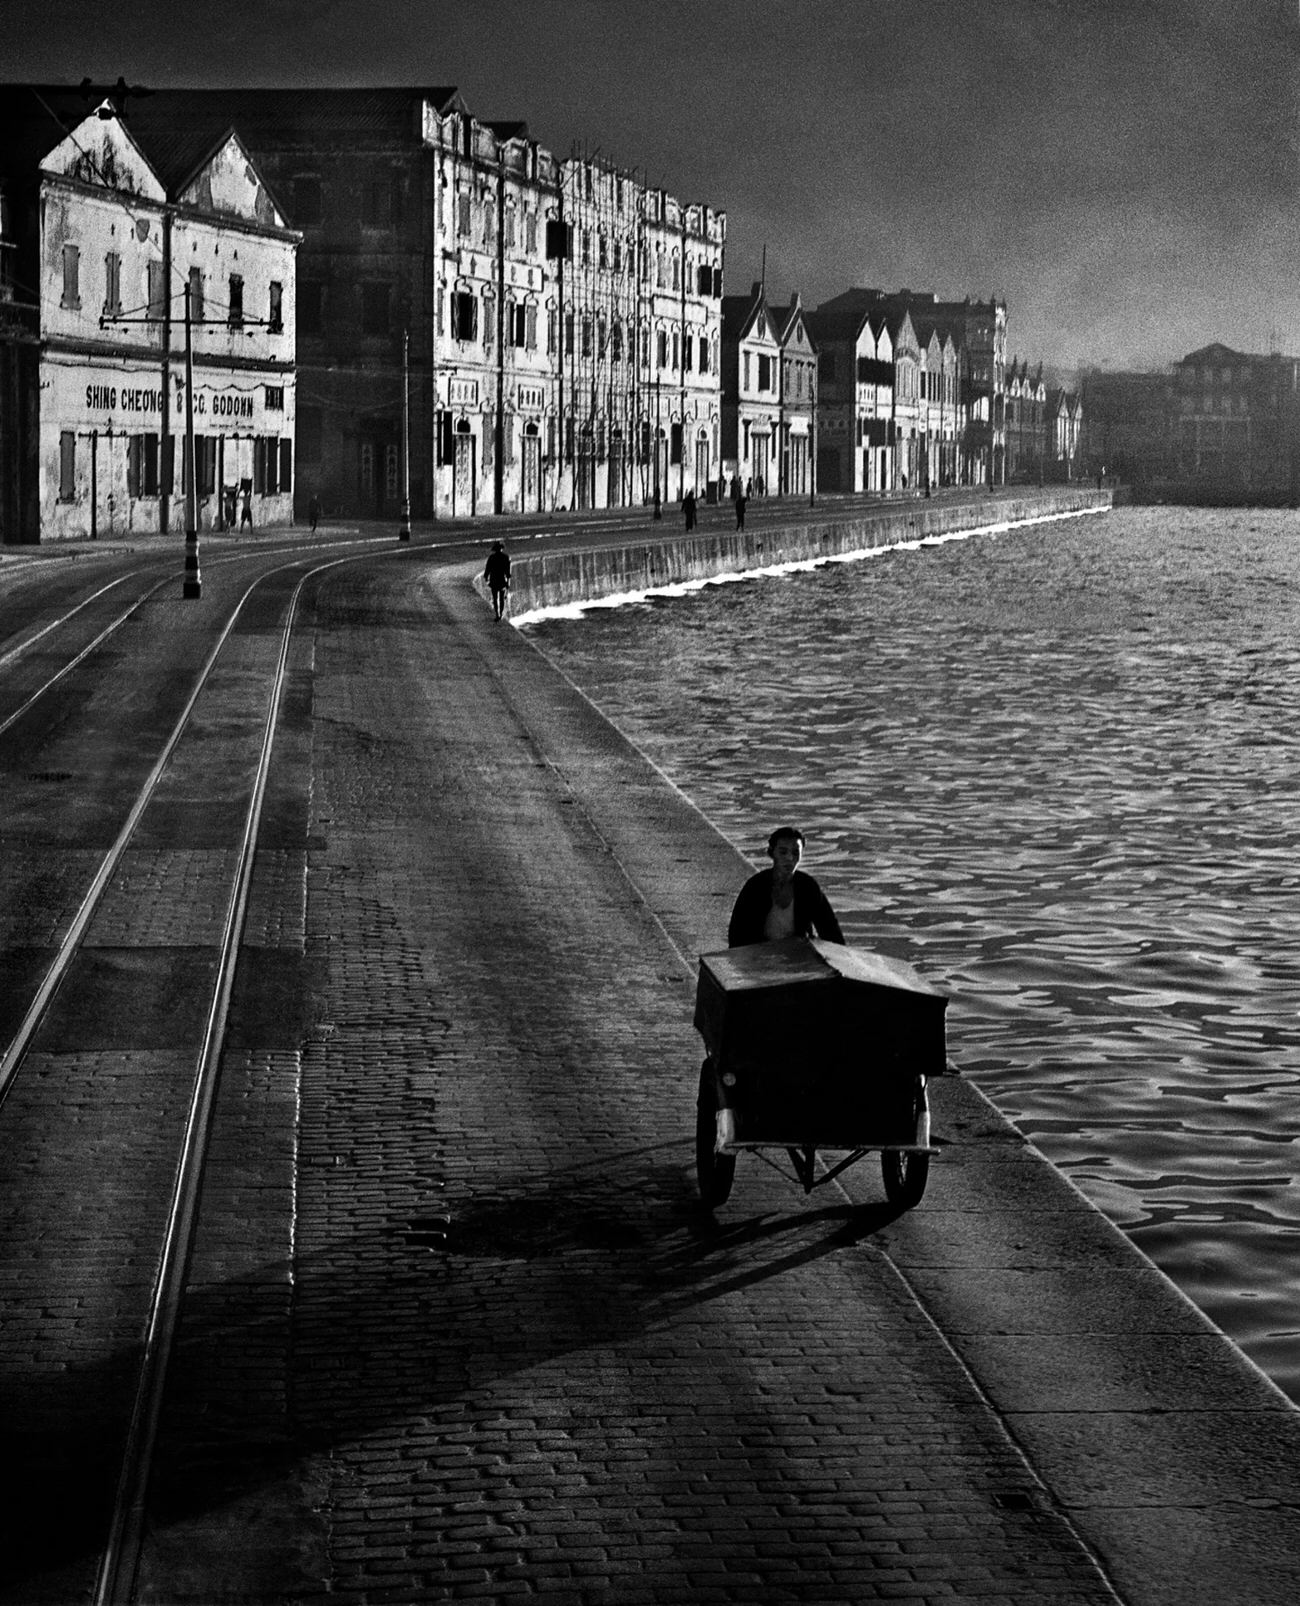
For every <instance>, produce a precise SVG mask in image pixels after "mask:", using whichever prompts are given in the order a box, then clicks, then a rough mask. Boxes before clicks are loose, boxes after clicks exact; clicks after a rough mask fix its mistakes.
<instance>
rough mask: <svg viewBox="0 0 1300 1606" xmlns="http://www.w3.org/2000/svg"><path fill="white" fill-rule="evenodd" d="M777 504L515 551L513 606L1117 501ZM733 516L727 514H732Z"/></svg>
mask: <svg viewBox="0 0 1300 1606" xmlns="http://www.w3.org/2000/svg"><path fill="white" fill-rule="evenodd" d="M775 505H776V504H763V503H753V502H751V503H750V509H751V512H753V511H754V510H755V509H756V508H757V509H758V514H757V515H755V517H754V520H753V523H752V527H751V528H749V529H746V530H732V529H718V528H717V527H716V526H714V527H709V528H697V529H695V530H694V531H691V532H689V533H688V532H687V531H686V530H676V531H674V530H673V529H672V527H671V525H670V524H668V523H666V522H665V523H664V524H662V525H660V526H659V527H658V528H657V529H655V531H654V533H653V534H652V535H646V536H639V537H637V538H636V539H625V540H620V541H616V542H613V543H610V544H608V545H606V544H600V545H596V544H591V545H587V546H584V547H583V548H581V549H569V550H564V551H539V552H524V553H519V554H516V555H515V557H514V563H513V568H512V572H511V580H510V606H511V612H512V613H513V614H514V615H516V616H518V615H519V614H522V613H531V612H533V611H534V610H535V609H538V608H554V607H562V606H565V605H568V604H572V603H575V602H593V601H596V600H598V599H599V598H601V597H609V596H615V595H618V594H620V593H622V592H635V591H645V590H649V589H651V588H653V587H655V586H665V585H678V584H681V583H682V582H684V581H691V580H707V579H710V578H712V577H713V576H715V575H719V574H742V573H745V572H746V571H748V570H750V569H762V568H767V567H769V566H770V565H772V564H781V563H806V562H810V561H816V560H818V559H821V558H831V557H837V556H842V555H844V554H846V553H851V552H868V551H873V550H875V549H877V548H879V547H888V546H897V545H898V544H899V543H900V542H904V541H918V540H924V539H925V538H926V537H930V536H938V535H950V534H953V533H955V532H958V531H961V530H971V529H979V528H982V527H984V526H985V525H991V524H1008V523H1018V522H1021V521H1023V520H1028V519H1042V518H1052V517H1059V516H1061V515H1063V514H1069V513H1084V512H1096V511H1100V510H1105V509H1108V508H1109V507H1110V506H1111V493H1110V491H1109V490H1102V491H1099V490H1095V489H1090V488H1084V487H1078V486H1051V487H1044V488H1042V489H1037V488H1035V489H1033V490H1027V489H1024V488H1019V487H1018V488H1016V489H1015V490H1014V491H1006V492H1003V493H999V494H996V495H988V494H977V495H971V496H969V497H954V498H949V497H947V496H945V497H942V498H934V499H930V500H924V499H920V498H918V499H914V500H911V501H905V502H888V503H880V504H879V505H876V506H866V507H863V506H861V505H856V504H855V505H854V506H853V507H852V508H851V509H843V510H836V509H834V508H828V509H827V511H826V512H825V513H824V514H820V513H819V511H818V510H816V509H813V510H809V509H807V508H800V509H798V511H797V513H796V512H795V510H794V509H793V508H792V509H791V513H792V517H791V519H790V521H789V522H788V523H781V524H774V523H770V522H767V518H766V516H765V515H767V514H768V513H769V512H770V509H771V508H773V507H774V506H775ZM725 511H726V512H727V514H728V515H729V513H730V510H729V509H728V510H725Z"/></svg>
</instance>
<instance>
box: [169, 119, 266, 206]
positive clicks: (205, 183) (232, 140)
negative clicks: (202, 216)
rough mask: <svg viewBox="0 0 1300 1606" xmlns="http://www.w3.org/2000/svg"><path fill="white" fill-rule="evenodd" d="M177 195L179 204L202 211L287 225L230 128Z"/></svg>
mask: <svg viewBox="0 0 1300 1606" xmlns="http://www.w3.org/2000/svg"><path fill="white" fill-rule="evenodd" d="M177 199H178V200H179V201H180V202H181V203H182V205H185V206H193V207H195V208H197V209H198V210H200V211H204V212H221V213H224V214H225V215H226V216H228V217H238V218H243V219H244V220H245V221H246V222H249V223H257V224H260V225H262V226H268V225H269V226H270V227H272V228H280V229H282V228H284V227H285V226H286V225H285V220H284V216H283V214H282V213H281V211H280V209H279V208H278V207H277V206H276V204H275V201H274V200H273V199H272V197H271V192H270V191H269V190H268V189H267V187H266V184H265V183H264V181H263V179H262V175H261V174H260V173H259V172H258V170H257V167H256V165H255V164H254V162H253V160H252V158H251V157H250V156H249V154H248V152H247V151H246V150H245V149H244V146H243V143H242V141H241V140H240V138H239V136H238V134H236V133H235V132H234V130H233V129H232V130H231V131H230V132H229V133H228V134H226V136H225V138H224V139H223V140H222V141H221V143H220V144H219V145H218V146H217V148H216V149H215V150H214V151H212V152H211V154H210V155H209V156H208V157H207V158H206V160H204V161H203V162H202V163H201V164H200V166H199V168H198V170H197V172H196V173H195V174H194V176H193V177H192V178H191V179H190V181H189V182H188V183H186V184H183V185H182V187H181V189H180V193H179V195H178V196H177Z"/></svg>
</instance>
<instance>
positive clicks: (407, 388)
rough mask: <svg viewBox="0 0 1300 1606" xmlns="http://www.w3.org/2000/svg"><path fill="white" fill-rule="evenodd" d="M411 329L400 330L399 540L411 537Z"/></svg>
mask: <svg viewBox="0 0 1300 1606" xmlns="http://www.w3.org/2000/svg"><path fill="white" fill-rule="evenodd" d="M410 369H411V331H410V330H409V329H403V330H402V527H401V529H400V530H398V532H397V539H398V540H399V541H409V540H410V539H411V382H410Z"/></svg>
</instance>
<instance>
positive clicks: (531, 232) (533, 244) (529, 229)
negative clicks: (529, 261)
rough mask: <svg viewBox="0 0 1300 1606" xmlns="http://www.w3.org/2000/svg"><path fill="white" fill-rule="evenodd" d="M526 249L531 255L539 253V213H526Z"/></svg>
mask: <svg viewBox="0 0 1300 1606" xmlns="http://www.w3.org/2000/svg"><path fill="white" fill-rule="evenodd" d="M524 250H525V251H527V252H528V254H529V256H536V254H537V213H536V212H525V213H524Z"/></svg>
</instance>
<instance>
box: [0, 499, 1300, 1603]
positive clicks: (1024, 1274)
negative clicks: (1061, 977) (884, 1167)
mask: <svg viewBox="0 0 1300 1606" xmlns="http://www.w3.org/2000/svg"><path fill="white" fill-rule="evenodd" d="M419 536H420V532H418V531H417V540H416V542H415V543H413V545H412V547H411V549H410V550H409V551H406V552H403V553H400V554H399V555H397V556H396V557H395V558H392V559H390V560H389V561H386V562H376V563H374V564H372V565H369V566H367V567H366V568H365V569H364V570H363V571H361V572H358V571H348V572H347V573H346V574H344V575H341V576H339V577H337V578H335V579H334V580H331V581H330V582H328V583H327V584H325V585H323V586H322V587H321V588H320V590H319V591H318V592H317V594H316V596H315V598H314V601H313V603H312V606H311V612H310V620H309V627H308V629H307V630H306V631H305V632H304V634H303V636H302V639H301V641H300V643H299V644H298V645H297V647H296V648H295V659H294V675H295V681H294V694H293V710H292V719H291V724H290V728H289V730H288V732H287V742H286V747H285V753H284V767H283V768H282V770H281V772H280V774H279V775H278V777H277V780H276V784H275V789H274V795H275V798H276V800H277V807H276V813H275V818H276V835H275V840H274V843H273V849H274V853H275V855H276V859H277V865H278V869H277V878H276V882H275V885H276V887H277V888H278V893H277V897H276V899H275V900H272V901H268V900H267V899H265V898H263V899H262V901H261V902H260V903H259V905H258V907H259V910H260V924H259V927H258V932H259V935H258V936H257V938H256V940H255V942H254V943H253V944H252V945H250V949H249V951H248V953H247V956H246V957H247V960H248V970H247V972H246V974H245V977H244V983H243V987H242V990H241V992H240V994H239V998H238V1005H239V1010H240V1021H239V1025H238V1029H237V1031H236V1034H235V1038H234V1047H233V1050H232V1051H230V1052H229V1053H228V1057H227V1063H226V1065H225V1068H224V1072H223V1079H222V1084H221V1089H220V1094H219V1104H220V1108H219V1110H218V1131H219V1132H220V1133H222V1134H224V1136H223V1137H222V1139H221V1141H220V1142H219V1144H218V1147H217V1149H216V1151H215V1152H214V1154H213V1156H212V1158H211V1160H210V1162H209V1166H208V1171H207V1175H206V1179H205V1189H204V1193H205V1198H204V1219H203V1224H202V1227H201V1230H200V1233H199V1237H198V1241H197V1243H196V1249H195V1259H194V1263H193V1267H192V1270H191V1277H190V1285H191V1295H192V1306H191V1307H190V1308H189V1309H188V1311H187V1315H186V1318H185V1323H184V1326H183V1329H182V1335H181V1340H182V1341H181V1348H180V1351H179V1356H178V1361H177V1364H176V1367H175V1375H174V1379H173V1386H172V1395H171V1400H170V1403H169V1407H168V1412H167V1415H166V1418H165V1421H164V1424H163V1432H162V1441H161V1448H162V1462H161V1468H162V1471H161V1473H160V1488H159V1492H158V1498H157V1501H156V1506H155V1511H154V1516H153V1519H152V1521H151V1526H150V1532H149V1536H148V1542H147V1544H146V1548H145V1553H144V1566H143V1569H142V1575H141V1590H140V1598H141V1599H145V1600H153V1601H159V1602H175V1603H180V1602H193V1603H206V1602H214V1601H241V1602H248V1603H253V1602H280V1601H307V1600H313V1601H314V1600H320V1601H324V1600H327V1599H328V1600H340V1601H348V1602H355V1603H358V1606H362V1603H369V1602H381V1601H410V1602H423V1601H440V1600H462V1599H463V1600H480V1601H497V1600H501V1601H505V1600H513V1599H520V1600H538V1601H545V1602H551V1603H554V1606H568V1603H573V1606H580V1603H587V1602H602V1603H605V1602H608V1603H610V1606H614V1603H620V1606H621V1603H624V1602H654V1603H658V1602H697V1601H698V1602H741V1603H754V1606H758V1603H766V1602H768V1601H803V1602H818V1603H831V1602H834V1603H856V1602H860V1601H870V1600H880V1599H907V1600H921V1601H933V1602H941V1601H984V1602H1018V1603H1025V1606H1029V1603H1037V1602H1045V1601H1067V1602H1075V1603H1084V1602H1088V1603H1093V1602H1098V1603H1100V1602H1105V1601H1114V1600H1121V1601H1124V1602H1126V1603H1129V1606H1210V1603H1211V1602H1213V1603H1215V1606H1225V1603H1233V1606H1254V1603H1263V1602H1279V1603H1280V1602H1285V1601H1290V1600H1292V1599H1294V1598H1296V1596H1297V1594H1300V1516H1298V1515H1297V1507H1298V1505H1300V1415H1298V1414H1297V1412H1296V1411H1295V1410H1294V1409H1293V1407H1292V1406H1291V1405H1290V1404H1289V1403H1288V1402H1287V1401H1286V1400H1285V1399H1284V1398H1283V1396H1282V1395H1281V1394H1280V1393H1279V1392H1278V1391H1277V1390H1275V1389H1274V1388H1273V1387H1272V1386H1271V1385H1270V1384H1269V1383H1268V1382H1267V1381H1266V1380H1265V1379H1264V1378H1263V1377H1262V1376H1261V1375H1260V1374H1259V1373H1258V1372H1257V1371H1256V1370H1255V1369H1254V1368H1253V1367H1251V1366H1250V1365H1249V1364H1248V1363H1247V1362H1246V1361H1245V1360H1244V1359H1243V1358H1242V1357H1241V1356H1240V1355H1239V1353H1238V1352H1237V1351H1236V1350H1235V1349H1234V1348H1233V1347H1232V1346H1231V1345H1230V1344H1229V1343H1228V1342H1227V1341H1226V1340H1225V1339H1224V1338H1222V1336H1221V1335H1219V1334H1218V1333H1217V1332H1216V1331H1215V1330H1214V1329H1212V1328H1211V1327H1210V1326H1209V1324H1208V1323H1206V1322H1205V1321H1204V1320H1203V1319H1202V1318H1201V1317H1200V1316H1199V1314H1198V1313H1197V1312H1196V1311H1195V1310H1194V1309H1193V1308H1192V1307H1191V1306H1190V1305H1188V1304H1187V1302H1186V1301H1185V1300H1183V1299H1182V1297H1181V1296H1180V1295H1178V1294H1177V1293H1176V1292H1175V1291H1174V1290H1173V1288H1172V1287H1171V1285H1170V1284H1169V1283H1168V1282H1167V1281H1166V1280H1165V1279H1164V1278H1163V1277H1162V1276H1161V1275H1160V1274H1159V1273H1158V1272H1157V1271H1156V1270H1155V1269H1154V1268H1153V1267H1152V1266H1151V1265H1150V1264H1149V1262H1147V1261H1146V1260H1145V1259H1144V1258H1143V1257H1141V1256H1140V1255H1138V1254H1137V1253H1136V1251H1134V1250H1133V1249H1132V1248H1131V1247H1130V1246H1129V1245H1128V1243H1127V1242H1126V1240H1125V1239H1124V1238H1123V1237H1122V1235H1121V1234H1120V1233H1119V1232H1118V1231H1116V1230H1115V1229H1114V1228H1112V1227H1111V1226H1110V1225H1109V1224H1108V1223H1107V1222H1106V1221H1105V1220H1104V1219H1103V1218H1102V1217H1101V1216H1100V1215H1099V1213H1098V1212H1097V1211H1096V1210H1095V1209H1093V1208H1092V1207H1091V1206H1090V1205H1089V1204H1088V1203H1087V1202H1086V1201H1085V1200H1084V1199H1083V1198H1082V1197H1081V1195H1079V1194H1078V1193H1077V1192H1076V1191H1075V1190H1074V1189H1073V1188H1071V1187H1070V1186H1069V1185H1068V1184H1067V1183H1066V1182H1065V1181H1064V1179H1063V1178H1062V1177H1061V1176H1060V1175H1059V1174H1058V1173H1057V1172H1055V1171H1054V1170H1053V1169H1052V1168H1051V1167H1050V1166H1048V1165H1047V1164H1046V1162H1045V1161H1043V1160H1042V1159H1041V1158H1040V1157H1039V1156H1038V1155H1037V1154H1036V1152H1035V1151H1034V1150H1033V1149H1032V1148H1031V1147H1030V1146H1029V1145H1027V1144H1026V1143H1025V1142H1024V1141H1023V1140H1022V1139H1021V1138H1020V1136H1019V1135H1018V1134H1017V1133H1016V1132H1015V1130H1014V1129H1013V1128H1012V1127H1010V1126H1009V1125H1008V1124H1007V1123H1006V1122H1005V1121H1003V1120H1002V1119H1001V1118H1000V1117H999V1116H997V1114H996V1113H995V1112H994V1111H993V1110H992V1109H991V1107H990V1106H989V1105H988V1104H987V1103H986V1102H985V1101H984V1100H983V1098H982V1097H981V1096H980V1094H979V1092H978V1089H977V1088H975V1087H973V1086H971V1085H969V1084H968V1083H966V1082H965V1081H960V1080H945V1081H944V1082H942V1083H941V1084H938V1085H937V1086H936V1088H935V1100H934V1103H935V1123H934V1124H935V1133H936V1137H937V1139H938V1140H939V1141H940V1143H941V1144H942V1147H943V1154H942V1156H941V1158H940V1159H938V1160H937V1162H936V1163H935V1165H934V1167H933V1169H932V1172H931V1181H930V1187H929V1190H928V1192H927V1195H926V1198H925V1200H924V1202H923V1203H922V1205H921V1206H920V1207H919V1208H918V1209H917V1210H916V1211H915V1212H913V1213H911V1214H909V1215H905V1216H897V1215H895V1214H894V1212H893V1211H892V1210H890V1209H889V1208H887V1207H886V1206H885V1205H884V1203H883V1196H882V1193H881V1190H880V1186H879V1177H878V1171H877V1169H876V1167H875V1166H874V1165H868V1164H864V1165H863V1166H861V1167H858V1168H855V1169H854V1170H852V1171H850V1172H849V1173H847V1174H846V1175H845V1177H844V1179H843V1186H842V1187H841V1186H838V1185H837V1186H834V1187H832V1188H829V1189H826V1190H824V1191H823V1190H819V1191H818V1192H817V1193H815V1194H814V1195H813V1196H812V1197H811V1198H805V1197H804V1195H803V1194H802V1191H801V1190H800V1189H799V1188H798V1186H797V1185H796V1184H795V1183H794V1182H793V1180H792V1179H791V1178H790V1177H789V1176H787V1175H785V1174H784V1173H783V1172H782V1171H780V1170H778V1169H776V1168H774V1167H772V1166H770V1165H768V1164H767V1163H765V1162H764V1161H761V1160H758V1159H755V1158H753V1157H750V1156H745V1157H742V1159H741V1161H740V1164H739V1167H738V1172H737V1179H736V1187H735V1191H734V1193H733V1196H732V1199H731V1201H730V1202H729V1203H728V1204H727V1205H726V1206H725V1207H723V1208H722V1209H721V1210H720V1211H719V1212H718V1213H717V1214H716V1216H709V1215H708V1214H707V1213H705V1212H702V1211H701V1210H700V1208H699V1206H698V1204H697V1203H696V1201H695V1197H694V1180H693V1152H692V1150H693V1124H694V1093H695V1084H696V1078H697V1075H698V1068H699V1060H700V1055H701V1048H700V1044H699V1041H698V1038H697V1037H696V1035H695V1033H694V1031H693V1029H692V1026H691V1006H692V1000H693V987H694V970H695V963H696V958H697V956H698V954H699V953H700V952H701V951H702V950H707V949H710V948H715V947H719V946H721V945H722V944H723V942H724V932H725V925H726V917H727V914H728V912H729V910H730V906H731V901H732V899H733V898H734V895H735V891H736V889H737V887H738V885H739V883H740V881H741V879H742V878H743V877H744V875H745V874H746V873H747V871H748V869H749V868H750V866H749V863H748V861H747V860H746V859H745V858H744V857H743V855H742V853H741V852H740V851H739V847H738V845H736V844H732V843H730V842H727V841H726V840H724V839H723V838H722V837H721V836H720V835H719V833H718V832H717V831H716V830H715V829H714V828H713V827H712V825H711V824H710V823H709V821H707V820H706V819H705V818H704V817H703V816H702V815H701V814H700V813H699V812H698V811H697V810H696V809H695V808H694V807H693V806H692V804H691V803H690V801H689V800H688V799H687V798H685V797H684V796H683V795H682V794H681V793H680V792H678V791H677V790H676V789H675V788H674V787H673V786H671V785H670V784H669V783H668V782H667V781H666V779H665V778H664V777H663V776H662V775H661V774H659V773H658V772H657V771H656V770H655V769H654V768H653V766H651V765H650V764H649V763H648V762H646V760H645V759H644V758H643V757H642V756H641V755H639V754H638V753H637V752H636V750H635V749H634V748H633V747H632V746H631V745H630V744H629V743H628V742H626V741H625V740H624V739H623V738H622V737H621V736H620V735H619V734H618V733H617V732H616V731H614V730H613V729H612V728H611V727H610V726H609V725H608V724H607V722H605V721H604V720H603V719H602V718H601V717H600V716H599V714H598V713H597V712H596V711H595V710H594V709H593V708H592V706H591V705H590V703H589V702H588V701H587V700H586V699H585V698H584V697H583V696H582V695H581V693H580V692H579V691H578V690H576V689H575V688H574V687H572V686H571V685H569V684H568V683H567V682H566V681H565V680H564V678H563V677H562V676H560V675H558V674H557V673H556V672H555V671H554V670H552V669H551V668H550V667H549V666H548V665H547V663H546V662H545V661H544V660H543V659H542V658H541V657H540V655H539V654H538V653H537V652H535V651H534V650H533V648H532V647H531V646H530V645H529V644H528V642H527V641H526V640H525V639H523V638H522V637H520V636H519V635H518V634H517V633H516V632H515V631H513V630H512V629H510V628H509V627H508V626H502V625H497V624H495V623H494V621H493V619H492V616H491V611H490V609H489V608H488V606H487V604H486V603H485V601H484V600H483V599H482V597H481V596H480V595H479V594H478V593H477V592H476V590H475V589H474V585H473V578H474V576H475V574H476V573H477V572H478V570H479V569H481V566H482V563H481V555H480V556H476V558H475V560H474V561H473V562H466V561H450V560H449V558H448V555H447V554H445V553H440V552H439V551H438V550H437V549H436V548H435V547H433V546H432V545H428V544H422V543H421V540H420V538H419ZM1044 538H1045V539H1050V534H1049V533H1045V536H1044ZM772 823H773V822H769V821H756V822H755V826H754V843H757V842H758V841H759V840H761V838H762V837H763V836H764V835H765V834H766V831H767V829H768V827H769V826H770V824H772ZM746 846H752V844H746ZM299 871H300V873H298V872H299ZM949 1044H950V1049H951V1052H952V1054H953V1057H954V1058H955V1059H956V1061H957V1062H958V1063H959V1064H960V1061H961V1000H960V999H955V1000H953V1003H952V1006H951V1008H950V1017H949ZM29 1581H30V1582H31V1583H32V1585H33V1587H32V1588H31V1590H30V1591H29V1593H28V1594H27V1595H26V1596H23V1595H21V1594H6V1595H5V1596H4V1597H3V1598H4V1599H6V1600H13V1601H17V1600H21V1599H24V1598H27V1599H32V1600H36V1599H45V1600H51V1599H56V1598H58V1597H57V1595H56V1594H54V1593H53V1592H52V1590H53V1588H54V1585H53V1583H52V1581H51V1575H50V1574H49V1573H42V1572H41V1570H39V1569H38V1570H36V1571H34V1572H33V1574H32V1575H31V1578H30V1580H29Z"/></svg>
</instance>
